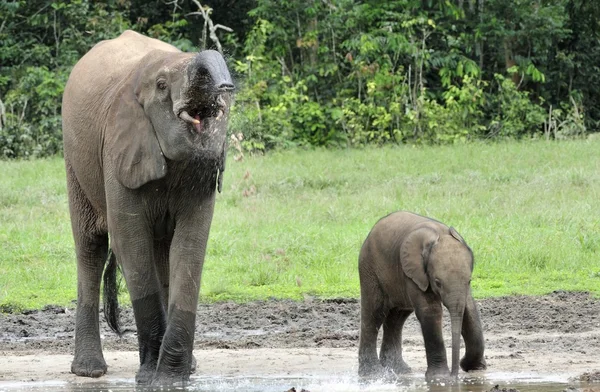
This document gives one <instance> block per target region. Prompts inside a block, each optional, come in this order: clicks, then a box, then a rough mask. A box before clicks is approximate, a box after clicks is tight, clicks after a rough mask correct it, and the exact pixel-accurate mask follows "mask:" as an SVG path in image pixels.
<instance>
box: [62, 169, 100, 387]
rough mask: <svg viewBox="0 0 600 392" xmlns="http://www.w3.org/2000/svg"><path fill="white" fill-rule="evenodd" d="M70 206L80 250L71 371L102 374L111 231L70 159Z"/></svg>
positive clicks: (72, 223)
mask: <svg viewBox="0 0 600 392" xmlns="http://www.w3.org/2000/svg"><path fill="white" fill-rule="evenodd" d="M67 184H68V190H69V209H70V215H71V226H72V229H73V239H74V241H75V252H76V254H77V313H76V317H75V356H74V359H73V362H72V364H71V372H72V373H75V374H76V375H78V376H85V377H100V376H102V375H103V374H105V373H106V370H107V366H106V361H105V360H104V356H103V355H102V346H101V343H100V327H99V303H100V281H101V279H102V272H103V270H104V264H105V262H106V257H107V253H108V234H107V232H106V230H105V229H104V230H103V228H102V227H100V225H98V222H102V221H104V220H103V219H101V218H100V217H99V216H98V215H97V214H96V212H95V211H94V209H93V207H92V205H91V203H90V202H89V200H88V199H87V197H86V196H85V194H84V192H83V190H82V189H81V187H80V186H79V182H78V181H77V179H76V177H75V174H74V172H73V170H72V169H71V167H70V165H69V164H68V163H67Z"/></svg>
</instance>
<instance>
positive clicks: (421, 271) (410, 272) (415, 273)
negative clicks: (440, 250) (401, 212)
mask: <svg viewBox="0 0 600 392" xmlns="http://www.w3.org/2000/svg"><path fill="white" fill-rule="evenodd" d="M438 238H439V235H438V233H436V232H435V231H434V230H433V229H431V228H427V227H423V228H420V229H418V230H415V231H413V232H412V233H410V234H409V235H408V236H407V237H406V239H405V240H404V242H403V243H402V245H401V247H400V262H401V264H402V270H403V271H404V274H406V276H408V277H409V278H411V279H412V280H413V282H415V283H416V284H417V286H419V288H420V289H421V290H423V291H426V290H427V288H428V287H429V278H428V277H427V262H428V260H429V253H430V252H431V248H432V247H433V245H434V244H435V243H436V242H437V240H438Z"/></svg>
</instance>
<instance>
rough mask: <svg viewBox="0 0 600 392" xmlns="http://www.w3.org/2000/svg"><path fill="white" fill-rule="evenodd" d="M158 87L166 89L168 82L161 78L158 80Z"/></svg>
mask: <svg viewBox="0 0 600 392" xmlns="http://www.w3.org/2000/svg"><path fill="white" fill-rule="evenodd" d="M156 87H158V88H159V89H160V90H166V89H167V82H166V81H164V80H159V81H158V82H156Z"/></svg>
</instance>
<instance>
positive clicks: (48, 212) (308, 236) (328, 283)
mask: <svg viewBox="0 0 600 392" xmlns="http://www.w3.org/2000/svg"><path fill="white" fill-rule="evenodd" d="M399 209H405V210H410V211H414V212H417V213H420V214H424V215H428V216H431V217H434V218H436V219H439V220H441V221H443V222H445V223H447V224H450V225H453V226H454V227H456V228H457V229H458V231H459V232H460V233H461V234H462V235H463V236H464V237H465V239H466V240H467V242H468V243H469V244H470V245H471V247H472V248H473V250H474V253H475V260H476V262H475V275H474V279H473V291H474V294H475V296H476V297H478V298H482V297H488V296H499V295H509V294H542V293H547V292H551V291H553V290H586V291H591V292H593V293H594V294H596V295H599V294H600V140H598V139H596V140H594V141H572V142H543V141H540V142H527V143H515V142H512V143H501V144H469V145H459V146H448V147H418V148H416V147H410V146H404V147H395V148H392V147H389V148H368V149H364V150H337V151H326V150H316V151H300V150H295V151H286V152H278V153H272V154H269V155H267V156H264V157H246V159H244V160H243V161H241V162H234V161H233V159H230V160H229V162H228V168H227V172H226V176H225V184H224V189H223V193H222V194H221V195H219V196H218V200H217V207H216V211H215V217H214V220H213V226H212V231H211V237H210V240H209V249H208V254H207V258H206V263H205V269H204V275H203V281H202V296H203V298H204V300H224V299H234V300H249V299H257V298H270V297H277V298H282V297H283V298H302V297H303V296H304V295H317V296H327V297H331V296H351V297H357V296H358V294H359V284H358V273H357V257H358V251H359V249H360V246H361V244H362V241H363V240H364V238H365V237H366V235H367V234H368V232H369V230H370V229H371V227H372V226H373V224H374V223H375V222H376V221H377V220H378V219H379V218H380V217H382V216H384V215H386V214H388V213H389V212H392V211H395V210H399ZM75 298H76V279H75V256H74V250H73V243H72V238H71V231H70V225H69V217H68V209H67V199H66V189H65V179H64V168H63V162H62V160H61V159H60V158H55V159H50V160H38V161H31V162H0V305H2V304H3V305H5V306H6V305H8V306H16V307H40V306H43V305H45V304H49V303H52V304H61V305H67V304H70V303H71V302H72V300H73V299H75Z"/></svg>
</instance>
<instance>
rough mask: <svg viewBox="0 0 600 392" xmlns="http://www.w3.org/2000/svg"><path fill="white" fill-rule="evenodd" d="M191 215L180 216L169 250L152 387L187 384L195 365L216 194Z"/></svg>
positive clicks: (196, 208) (177, 219) (189, 212)
mask: <svg viewBox="0 0 600 392" xmlns="http://www.w3.org/2000/svg"><path fill="white" fill-rule="evenodd" d="M194 207H195V208H194V209H193V210H192V211H185V212H180V213H179V214H178V216H177V218H176V222H177V225H176V226H175V233H174V236H173V242H172V244H171V250H170V255H169V256H170V257H169V263H170V272H171V273H170V278H169V287H170V292H169V306H168V313H167V328H166V331H165V335H164V338H163V342H162V346H161V349H160V358H159V362H158V366H157V368H156V374H155V376H154V379H153V384H156V385H166V384H174V383H180V382H183V383H185V382H187V381H188V380H189V376H190V369H191V367H192V361H193V359H192V358H193V348H194V332H195V329H196V310H197V307H198V296H199V294H200V279H201V275H202V266H203V264H204V256H205V253H206V245H207V242H208V234H209V230H210V225H211V221H212V215H213V210H214V194H213V195H211V196H210V197H209V198H208V199H207V200H205V201H204V202H202V203H200V204H199V205H197V206H194Z"/></svg>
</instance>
